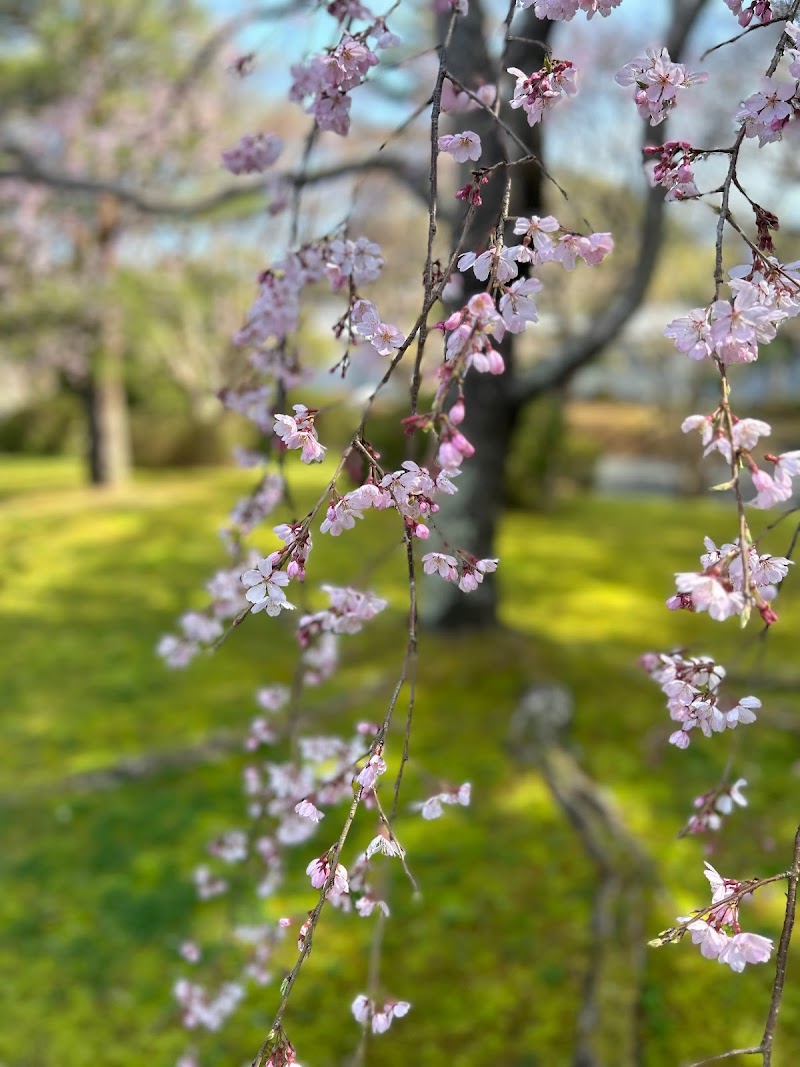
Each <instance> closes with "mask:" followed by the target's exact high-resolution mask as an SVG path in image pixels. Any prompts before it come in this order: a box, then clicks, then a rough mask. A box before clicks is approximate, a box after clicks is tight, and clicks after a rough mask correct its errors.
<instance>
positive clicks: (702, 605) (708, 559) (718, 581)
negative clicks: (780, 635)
mask: <svg viewBox="0 0 800 1067" xmlns="http://www.w3.org/2000/svg"><path fill="white" fill-rule="evenodd" d="M703 543H704V544H705V546H706V551H705V552H704V553H703V555H702V556H701V557H700V563H701V564H702V566H703V570H702V571H700V572H696V571H681V572H678V573H676V575H675V586H676V588H677V592H676V593H675V595H674V596H672V597H670V598H669V600H668V601H667V607H668V608H670V609H671V610H672V611H678V610H680V609H688V610H689V611H707V612H708V614H709V617H710V618H712V619H716V620H717V621H718V622H723V621H724V620H725V619H728V618H730V617H731V616H732V615H741V614H742V613H743V612H744V610H745V606H746V604H747V602H748V600H747V595H748V594H749V595H750V596H751V597H753V598H755V602H756V604H757V605H758V608H759V611H760V612H761V614H762V617H763V618H764V621H765V622H767V623H768V624H769V623H772V622H775V621H776V620H777V615H776V614H775V612H774V611H773V610H772V609H771V608H769V607H768V605H769V603H770V602H771V601H773V600H774V599H775V597H776V596H777V594H778V590H777V586H778V585H779V584H780V582H782V581H783V579H784V578H785V577H786V575H787V574H788V571H789V567H791V566H792V565H793V561H792V560H790V559H787V558H786V557H785V556H771V555H769V554H768V553H765V554H763V555H760V554H759V552H758V549H757V548H756V547H755V545H748V548H747V554H746V556H745V559H744V560H743V559H742V552H741V550H740V547H739V543H738V541H737V542H736V543H734V544H725V545H722V547H721V548H717V546H716V545H715V544H714V542H713V541H712V540H711V538H710V537H706V538H704V539H703ZM745 563H746V566H747V575H746V577H745Z"/></svg>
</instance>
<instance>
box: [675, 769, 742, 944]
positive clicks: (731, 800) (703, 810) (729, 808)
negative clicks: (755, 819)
mask: <svg viewBox="0 0 800 1067" xmlns="http://www.w3.org/2000/svg"><path fill="white" fill-rule="evenodd" d="M746 785H747V781H746V779H744V778H737V779H736V781H735V782H733V784H732V785H722V786H718V787H717V788H716V789H711V790H709V792H707V793H703V794H702V796H699V797H696V798H695V800H694V808H695V810H694V812H693V813H692V814H691V815H690V816H689V820H688V822H687V823H686V827H685V828H684V830H683V831H682V834H683V833H688V834H700V833H703V832H705V831H706V830H712V831H717V830H719V829H720V827H721V826H722V817H723V816H724V815H730V814H731V813H732V812H733V811H734V810H735V808H736V807H740V808H746V807H747V797H746V796H745V795H744V793H743V789H744V788H745V786H746ZM695 943H697V942H695Z"/></svg>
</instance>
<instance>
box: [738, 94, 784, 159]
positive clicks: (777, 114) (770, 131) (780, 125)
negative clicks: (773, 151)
mask: <svg viewBox="0 0 800 1067" xmlns="http://www.w3.org/2000/svg"><path fill="white" fill-rule="evenodd" d="M797 94H798V85H797V82H779V81H777V80H776V79H775V78H763V79H762V81H761V90H760V91H759V92H757V93H753V94H752V95H751V96H748V97H747V99H746V100H744V101H743V102H742V106H741V108H740V109H739V111H738V112H737V113H736V118H737V120H738V121H739V122H741V123H742V125H743V126H744V130H745V135H746V136H747V137H757V138H758V143H759V145H760V146H762V147H763V145H765V144H768V143H769V142H771V141H780V140H781V136H782V134H783V130H784V129H785V127H786V126H787V125H788V123H789V121H790V119H791V118H792V115H793V114H794V109H795V105H796V104H797V102H798V101H797V99H796V98H797Z"/></svg>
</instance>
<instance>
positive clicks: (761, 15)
mask: <svg viewBox="0 0 800 1067" xmlns="http://www.w3.org/2000/svg"><path fill="white" fill-rule="evenodd" d="M725 3H726V4H727V6H728V7H729V8H730V9H731V11H732V12H733V13H734V15H737V16H738V19H739V25H740V26H749V25H750V23H751V22H752V20H753V18H754V17H755V18H757V19H758V20H759V22H761V23H767V22H771V21H772V14H773V12H772V8H771V6H770V0H752V3H751V4H750V5H749V6H748V7H744V0H725Z"/></svg>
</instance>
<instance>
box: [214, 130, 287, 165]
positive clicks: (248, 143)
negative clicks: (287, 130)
mask: <svg viewBox="0 0 800 1067" xmlns="http://www.w3.org/2000/svg"><path fill="white" fill-rule="evenodd" d="M282 151H283V141H282V140H281V139H280V137H278V136H277V135H276V134H274V133H258V134H255V136H254V135H253V134H250V133H246V134H245V135H244V136H243V137H242V138H241V140H240V141H239V143H238V144H237V145H235V146H234V147H233V148H230V149H228V151H227V152H223V153H222V163H223V166H224V167H225V168H226V169H227V170H229V171H230V172H231V174H261V173H262V172H263V171H265V170H266V169H267V167H270V166H272V164H273V163H274V162H275V160H276V159H277V158H278V156H279V155H280V154H281V152H282Z"/></svg>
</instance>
